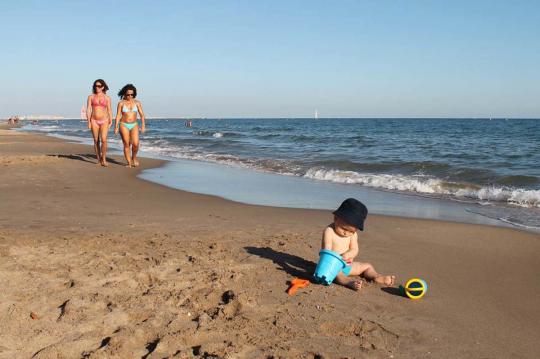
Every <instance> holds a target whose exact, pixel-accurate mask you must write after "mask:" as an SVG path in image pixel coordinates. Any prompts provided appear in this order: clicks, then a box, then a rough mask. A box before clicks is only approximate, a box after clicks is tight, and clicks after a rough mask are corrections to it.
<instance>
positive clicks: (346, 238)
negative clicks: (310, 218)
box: [322, 198, 396, 290]
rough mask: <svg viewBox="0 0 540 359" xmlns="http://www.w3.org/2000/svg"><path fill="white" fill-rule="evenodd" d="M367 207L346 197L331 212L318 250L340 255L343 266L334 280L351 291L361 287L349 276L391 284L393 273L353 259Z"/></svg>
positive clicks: (355, 254) (393, 277)
mask: <svg viewBox="0 0 540 359" xmlns="http://www.w3.org/2000/svg"><path fill="white" fill-rule="evenodd" d="M367 213H368V210H367V208H366V206H364V204H363V203H362V202H360V201H358V200H356V199H354V198H348V199H346V200H345V201H343V203H342V204H341V206H339V208H338V209H337V210H335V211H334V222H333V223H332V224H330V225H329V226H328V227H326V228H325V229H324V232H323V238H322V249H329V250H332V251H334V252H336V253H338V254H340V255H341V257H342V258H343V260H344V261H345V262H347V264H348V265H347V267H345V269H343V271H342V272H340V273H339V274H338V275H337V277H336V279H335V282H336V283H339V284H341V285H344V286H346V287H349V288H351V289H354V290H359V289H360V288H361V287H362V281H360V280H358V279H351V278H349V276H353V275H354V276H363V277H364V278H366V279H367V280H372V281H374V282H376V283H379V284H384V285H387V286H391V285H393V284H394V281H395V278H396V277H395V276H393V275H381V274H379V273H377V272H376V271H375V269H374V268H373V266H372V265H371V264H369V263H362V262H353V259H354V258H355V257H356V256H357V255H358V233H357V232H358V230H361V231H363V230H364V220H365V219H366V217H367Z"/></svg>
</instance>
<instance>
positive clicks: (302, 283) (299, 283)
mask: <svg viewBox="0 0 540 359" xmlns="http://www.w3.org/2000/svg"><path fill="white" fill-rule="evenodd" d="M308 285H309V280H307V279H300V278H294V279H293V280H292V281H291V286H290V287H289V289H287V294H289V295H294V294H295V293H296V291H297V290H298V288H305V287H307V286H308Z"/></svg>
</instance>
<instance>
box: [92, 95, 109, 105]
mask: <svg viewBox="0 0 540 359" xmlns="http://www.w3.org/2000/svg"><path fill="white" fill-rule="evenodd" d="M91 103H92V106H93V107H107V100H106V99H103V102H101V101H99V100H98V99H97V96H92V102H91Z"/></svg>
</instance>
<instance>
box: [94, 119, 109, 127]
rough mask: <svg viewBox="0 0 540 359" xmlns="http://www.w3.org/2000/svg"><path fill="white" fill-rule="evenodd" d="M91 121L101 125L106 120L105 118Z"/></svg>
mask: <svg viewBox="0 0 540 359" xmlns="http://www.w3.org/2000/svg"><path fill="white" fill-rule="evenodd" d="M92 122H93V123H95V124H96V125H98V126H101V125H103V124H104V123H105V122H107V120H99V121H98V120H92Z"/></svg>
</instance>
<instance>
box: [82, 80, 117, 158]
mask: <svg viewBox="0 0 540 359" xmlns="http://www.w3.org/2000/svg"><path fill="white" fill-rule="evenodd" d="M108 89H109V87H108V86H107V84H106V83H105V81H103V80H102V79H97V80H96V81H94V85H93V86H92V95H90V96H88V103H87V105H86V119H87V120H88V128H89V129H90V130H92V136H93V137H94V151H96V158H97V160H98V163H99V164H101V165H102V166H104V167H107V166H108V164H107V133H108V131H109V127H110V126H111V124H112V111H111V99H110V98H109V96H107V90H108Z"/></svg>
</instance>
